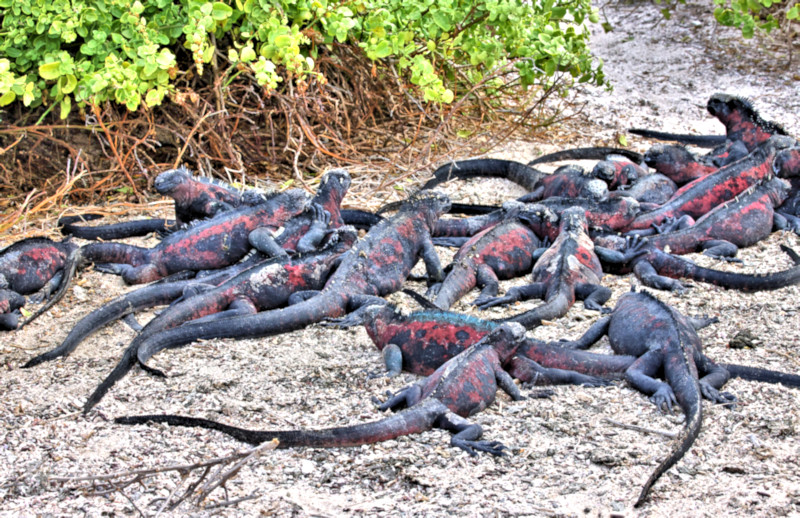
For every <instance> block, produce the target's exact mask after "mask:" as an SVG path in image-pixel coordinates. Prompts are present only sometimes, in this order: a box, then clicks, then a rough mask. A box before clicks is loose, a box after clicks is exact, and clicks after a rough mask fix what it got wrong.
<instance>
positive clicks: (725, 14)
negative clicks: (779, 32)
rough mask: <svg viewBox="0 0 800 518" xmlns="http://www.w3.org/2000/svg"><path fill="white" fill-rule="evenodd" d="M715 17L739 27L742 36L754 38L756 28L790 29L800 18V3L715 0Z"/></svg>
mask: <svg viewBox="0 0 800 518" xmlns="http://www.w3.org/2000/svg"><path fill="white" fill-rule="evenodd" d="M714 4H715V5H717V6H718V7H717V8H716V9H714V18H716V20H717V21H718V22H719V23H720V24H721V25H726V26H729V27H737V28H739V29H740V30H741V31H742V37H744V38H752V37H753V35H754V34H755V30H756V29H759V30H762V31H765V32H767V33H769V32H771V31H772V30H773V29H777V28H783V29H788V27H787V26H788V25H790V24H793V23H794V24H797V21H798V19H800V4H798V3H795V4H792V2H791V1H787V0H783V1H781V0H714Z"/></svg>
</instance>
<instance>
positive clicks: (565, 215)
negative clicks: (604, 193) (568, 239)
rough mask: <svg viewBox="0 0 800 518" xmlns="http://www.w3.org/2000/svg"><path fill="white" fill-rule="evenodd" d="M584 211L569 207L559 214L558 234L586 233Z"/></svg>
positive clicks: (579, 208) (580, 208)
mask: <svg viewBox="0 0 800 518" xmlns="http://www.w3.org/2000/svg"><path fill="white" fill-rule="evenodd" d="M587 226H588V224H587V222H586V209H584V208H583V207H570V208H568V209H567V210H565V211H564V212H562V213H561V224H560V232H573V233H575V232H586V231H587Z"/></svg>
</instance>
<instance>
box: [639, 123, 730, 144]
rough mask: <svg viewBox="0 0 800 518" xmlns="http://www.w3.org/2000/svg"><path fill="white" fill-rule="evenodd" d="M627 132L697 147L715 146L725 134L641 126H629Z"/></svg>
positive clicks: (722, 139) (720, 142)
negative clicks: (672, 131)
mask: <svg viewBox="0 0 800 518" xmlns="http://www.w3.org/2000/svg"><path fill="white" fill-rule="evenodd" d="M628 133H633V134H634V135H639V136H642V137H645V138H651V139H655V140H674V141H676V142H680V143H681V144H689V145H692V146H698V147H717V146H720V145H722V144H724V143H725V139H726V138H727V137H726V136H725V135H679V134H676V133H665V132H663V131H654V130H649V129H643V128H631V129H629V130H628Z"/></svg>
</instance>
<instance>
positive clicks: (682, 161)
mask: <svg viewBox="0 0 800 518" xmlns="http://www.w3.org/2000/svg"><path fill="white" fill-rule="evenodd" d="M749 153H750V152H749V151H748V150H747V147H746V146H745V145H744V143H742V142H738V141H737V142H735V143H733V144H732V145H731V147H730V149H729V150H727V151H726V153H725V156H724V158H723V157H719V156H712V155H702V156H697V155H695V154H694V153H692V152H691V151H689V150H688V149H686V148H685V147H683V146H675V145H665V144H659V145H656V146H653V147H651V148H650V149H648V150H647V153H645V155H644V161H645V163H646V164H647V165H648V166H650V167H652V168H653V169H655V170H656V171H658V172H659V173H661V174H663V175H665V176H666V177H668V178H669V179H671V180H672V181H674V182H675V183H676V184H678V185H685V184H687V183H689V182H693V181H695V180H697V179H698V178H702V177H704V176H708V175H710V174H711V173H715V172H717V171H718V170H719V168H720V167H724V166H726V165H728V164H731V163H733V162H735V161H737V160H740V159H742V158H744V157H745V156H747V155H748V154H749Z"/></svg>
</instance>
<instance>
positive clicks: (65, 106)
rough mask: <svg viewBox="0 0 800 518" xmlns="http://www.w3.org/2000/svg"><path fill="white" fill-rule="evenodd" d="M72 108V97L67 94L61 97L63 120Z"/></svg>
mask: <svg viewBox="0 0 800 518" xmlns="http://www.w3.org/2000/svg"><path fill="white" fill-rule="evenodd" d="M70 110H72V97H70V96H66V97H64V98H63V99H61V115H60V116H61V120H62V121H63V120H64V119H66V118H67V117H68V116H69V112H70Z"/></svg>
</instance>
